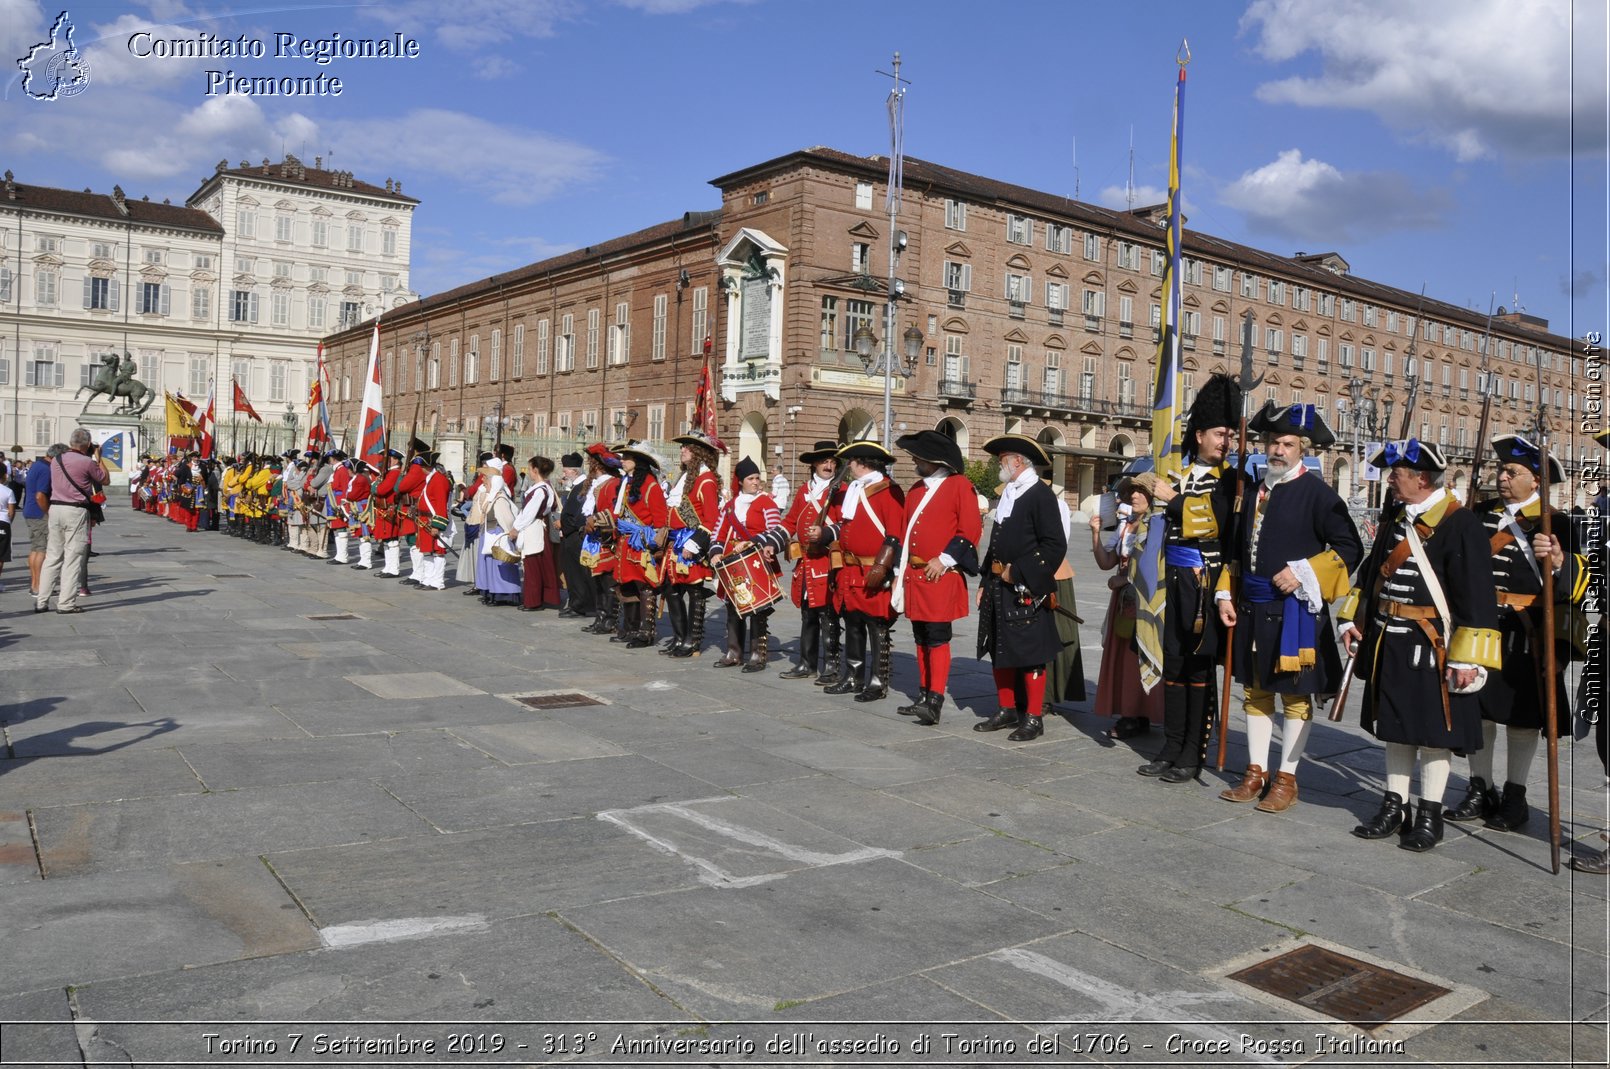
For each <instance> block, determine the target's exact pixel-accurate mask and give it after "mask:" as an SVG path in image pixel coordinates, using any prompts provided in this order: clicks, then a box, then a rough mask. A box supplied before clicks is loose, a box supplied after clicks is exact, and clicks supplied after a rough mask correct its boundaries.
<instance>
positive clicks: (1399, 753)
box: [1386, 742, 1415, 803]
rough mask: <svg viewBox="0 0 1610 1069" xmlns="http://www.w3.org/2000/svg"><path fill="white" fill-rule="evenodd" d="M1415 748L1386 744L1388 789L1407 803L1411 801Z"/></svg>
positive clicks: (1398, 744)
mask: <svg viewBox="0 0 1610 1069" xmlns="http://www.w3.org/2000/svg"><path fill="white" fill-rule="evenodd" d="M1414 750H1415V748H1414V747H1413V746H1410V745H1408V744H1407V743H1402V742H1389V743H1387V744H1386V789H1387V793H1389V794H1395V795H1397V796H1398V797H1399V798H1401V799H1403V801H1404V802H1405V803H1407V802H1408V800H1409V777H1410V776H1412V775H1414Z"/></svg>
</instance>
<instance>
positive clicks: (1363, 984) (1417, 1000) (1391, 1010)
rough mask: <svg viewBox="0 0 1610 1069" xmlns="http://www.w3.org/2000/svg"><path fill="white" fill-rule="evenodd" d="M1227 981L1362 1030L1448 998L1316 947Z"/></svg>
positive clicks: (1419, 983) (1442, 990)
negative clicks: (1239, 983)
mask: <svg viewBox="0 0 1610 1069" xmlns="http://www.w3.org/2000/svg"><path fill="white" fill-rule="evenodd" d="M1230 977H1231V979H1235V980H1240V981H1241V982H1242V983H1244V984H1247V985H1248V986H1250V987H1255V988H1257V989H1258V990H1259V991H1264V992H1267V993H1269V994H1271V995H1276V996H1278V997H1280V998H1283V999H1287V1000H1288V1001H1291V1002H1295V1003H1297V1004H1298V1005H1299V1006H1307V1007H1308V1008H1309V1009H1311V1010H1315V1011H1317V1012H1319V1013H1322V1014H1324V1015H1325V1016H1327V1017H1330V1018H1333V1019H1334V1020H1338V1021H1344V1022H1346V1023H1347V1024H1351V1025H1356V1026H1357V1027H1359V1028H1362V1029H1365V1030H1366V1031H1374V1030H1375V1029H1377V1028H1381V1027H1382V1026H1384V1025H1386V1024H1389V1023H1390V1022H1392V1021H1395V1020H1396V1019H1398V1018H1399V1017H1402V1016H1403V1015H1404V1014H1405V1013H1408V1012H1409V1011H1410V1010H1413V1009H1416V1008H1418V1007H1420V1006H1424V1005H1425V1004H1426V1003H1428V1002H1430V1001H1431V1000H1433V999H1436V998H1441V997H1442V996H1443V995H1446V994H1448V988H1446V987H1438V986H1437V985H1436V984H1431V983H1427V982H1426V981H1424V980H1416V979H1415V978H1414V977H1412V976H1405V975H1404V974H1403V973H1400V972H1393V971H1392V970H1391V969H1386V968H1382V967H1381V966H1379V965H1371V964H1370V963H1369V962H1367V961H1360V960H1358V959H1357V958H1350V957H1348V956H1347V955H1346V954H1338V953H1336V952H1335V951H1334V950H1326V949H1325V948H1324V947H1317V946H1303V947H1298V948H1297V949H1296V950H1293V951H1290V952H1288V953H1285V954H1281V955H1280V956H1279V957H1275V958H1270V959H1269V960H1268V961H1262V962H1259V963H1258V964H1256V965H1253V966H1249V967H1248V968H1245V969H1242V970H1241V971H1240V972H1233V973H1231V974H1230Z"/></svg>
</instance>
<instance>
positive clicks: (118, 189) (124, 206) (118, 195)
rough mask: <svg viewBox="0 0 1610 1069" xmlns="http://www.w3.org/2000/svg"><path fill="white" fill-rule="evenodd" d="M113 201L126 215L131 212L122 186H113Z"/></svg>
mask: <svg viewBox="0 0 1610 1069" xmlns="http://www.w3.org/2000/svg"><path fill="white" fill-rule="evenodd" d="M112 203H113V204H115V205H117V210H118V211H119V212H121V213H122V214H124V215H128V214H129V206H128V202H127V201H126V200H125V199H124V197H123V187H122V186H113V187H112Z"/></svg>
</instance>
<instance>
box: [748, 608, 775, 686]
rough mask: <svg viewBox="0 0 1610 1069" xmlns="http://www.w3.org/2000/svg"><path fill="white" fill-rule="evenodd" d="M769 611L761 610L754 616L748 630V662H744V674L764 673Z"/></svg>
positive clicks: (769, 621) (767, 647)
mask: <svg viewBox="0 0 1610 1069" xmlns="http://www.w3.org/2000/svg"><path fill="white" fill-rule="evenodd" d="M770 616H771V610H770V609H762V610H760V611H759V612H758V613H756V614H755V620H754V623H753V624H751V625H750V629H749V638H750V644H749V660H747V661H745V662H744V671H745V672H764V671H765V670H766V655H767V653H768V652H769V646H768V643H767V639H768V638H770V637H771V620H770Z"/></svg>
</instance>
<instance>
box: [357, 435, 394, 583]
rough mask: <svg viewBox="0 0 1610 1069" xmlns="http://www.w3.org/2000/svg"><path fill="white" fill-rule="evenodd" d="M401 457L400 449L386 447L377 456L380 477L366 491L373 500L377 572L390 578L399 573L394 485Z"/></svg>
mask: <svg viewBox="0 0 1610 1069" xmlns="http://www.w3.org/2000/svg"><path fill="white" fill-rule="evenodd" d="M403 459H404V458H403V454H402V450H400V449H395V448H393V449H387V450H386V453H385V456H383V457H382V458H381V460H380V464H381V468H382V472H381V475H380V479H379V481H377V482H376V483H375V484H374V486H373V487H372V488H371V490H370V491H369V493H370V496H371V498H372V499H373V501H374V516H375V527H374V539H373V541H375V542H376V543H378V544H379V546H380V571H379V572H378V573H377V574H379V575H386V576H391V577H393V578H395V577H396V576H398V575H400V574H402V543H401V542H400V541H399V538H400V531H399V529H400V527H401V520H402V517H401V516H400V515H398V507H397V485H398V483H400V482H401V481H402V477H403V468H402V462H403ZM359 566H361V562H360V565H359Z"/></svg>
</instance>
